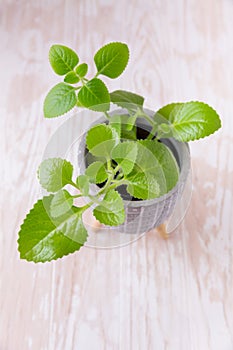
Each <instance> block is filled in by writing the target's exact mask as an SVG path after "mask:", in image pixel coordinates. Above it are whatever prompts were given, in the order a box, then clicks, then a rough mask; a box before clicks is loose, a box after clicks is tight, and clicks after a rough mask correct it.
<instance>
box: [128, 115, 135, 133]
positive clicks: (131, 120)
mask: <svg viewBox="0 0 233 350" xmlns="http://www.w3.org/2000/svg"><path fill="white" fill-rule="evenodd" d="M136 119H137V114H135V115H132V116H130V117H129V119H128V123H127V125H126V130H128V131H130V130H132V129H133V127H134V125H135V122H136Z"/></svg>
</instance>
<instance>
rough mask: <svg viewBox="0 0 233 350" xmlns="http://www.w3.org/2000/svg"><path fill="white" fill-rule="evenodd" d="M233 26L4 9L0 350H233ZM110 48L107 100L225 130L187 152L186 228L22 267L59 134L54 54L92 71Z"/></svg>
mask: <svg viewBox="0 0 233 350" xmlns="http://www.w3.org/2000/svg"><path fill="white" fill-rule="evenodd" d="M232 16H233V2H232V1H230V0H222V1H218V0H205V1H201V0H188V1H184V0H174V1H169V0H163V1H162V0H148V1H146V2H143V1H140V0H132V1H130V2H126V1H124V0H118V1H117V2H116V1H112V0H109V1H107V0H88V1H87V0H79V1H75V0H50V1H48V0H44V1H39V0H35V1H33V2H32V1H29V0H27V1H26V0H21V1H17V0H3V1H1V3H0V42H1V56H0V59H1V89H0V91H1V93H0V123H1V124H0V133H1V135H0V137H1V170H2V171H1V174H2V176H1V185H0V186H1V221H0V225H1V226H0V227H1V232H0V276H1V277H0V278H1V281H0V350H27V349H33V350H71V349H72V350H73V349H74V350H76V349H77V350H93V349H95V350H103V349H106V350H116V349H120V350H131V349H132V350H137V349H138V350H187V349H188V350H206V349H209V350H231V349H233V294H232V290H233V238H232V223H233V200H232V198H233V181H232V179H233V159H232V154H233V137H232V130H233V118H232V110H233V102H232V76H233V61H232V53H233V40H232V38H233V26H232ZM112 40H115V41H125V42H127V43H128V44H129V47H130V51H131V59H130V65H129V67H128V68H127V70H126V71H125V73H124V75H123V76H122V77H121V78H119V79H118V82H115V81H109V86H110V87H112V88H116V87H117V88H119V87H124V88H125V89H129V90H130V89H132V90H134V91H136V92H137V93H139V94H143V95H144V96H146V104H147V106H148V107H149V108H152V109H156V108H158V107H159V106H161V105H163V104H165V103H168V102H170V101H180V100H181V101H187V100H203V101H206V102H208V103H209V104H211V105H213V106H214V107H215V108H216V109H217V110H218V112H219V113H220V114H221V116H222V120H223V127H222V129H221V131H220V132H218V133H217V134H216V135H215V136H212V137H210V138H208V139H206V140H205V139H204V140H202V141H200V142H198V143H195V142H194V143H192V144H191V152H192V164H193V194H192V200H191V204H190V207H189V209H188V212H187V215H186V217H185V219H184V221H183V222H182V224H181V225H180V226H179V228H177V230H176V231H175V232H174V234H172V236H171V238H170V239H169V240H163V239H162V238H161V237H160V235H159V234H158V233H157V232H156V231H155V230H154V231H152V232H150V233H147V234H146V235H145V236H144V237H142V238H141V239H139V240H137V241H136V242H134V243H133V244H130V245H127V246H125V247H122V248H119V249H105V250H103V249H102V250H100V249H99V250H98V249H93V248H88V247H86V248H83V249H82V250H81V251H80V252H79V253H78V254H74V255H70V256H68V257H66V258H65V259H63V260H60V261H57V262H55V263H49V264H44V265H42V264H38V265H35V264H33V263H26V262H24V261H20V260H19V255H18V252H17V231H18V229H19V226H20V224H21V223H22V220H23V218H24V216H25V214H26V212H27V211H28V210H29V208H30V207H31V206H32V204H33V202H34V201H35V200H36V199H37V198H38V197H39V196H40V195H41V193H40V187H39V185H38V183H37V180H36V169H37V167H38V165H39V163H40V161H41V158H42V156H43V152H44V148H45V146H46V144H47V142H48V140H49V139H50V137H51V135H52V134H53V133H54V132H55V130H56V129H57V127H58V126H59V125H61V124H62V123H63V121H64V119H63V120H62V119H60V118H57V119H56V120H51V121H50V120H45V119H43V115H42V103H43V99H44V96H45V94H46V92H47V91H48V89H49V88H50V87H51V86H52V84H53V83H54V82H56V81H57V80H56V77H55V76H54V75H53V74H52V73H51V70H50V67H49V64H48V60H47V54H48V49H49V46H50V45H51V44H52V43H63V44H66V45H70V46H72V47H73V48H76V49H78V51H79V55H80V57H81V58H82V59H83V60H85V61H87V62H91V55H92V54H93V53H94V52H95V51H96V49H97V48H99V46H100V45H102V44H104V43H106V42H108V41H112ZM67 118H68V117H67ZM87 126H88V124H87V121H86V120H80V131H81V130H84V129H85V128H86V127H87Z"/></svg>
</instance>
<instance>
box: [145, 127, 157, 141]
mask: <svg viewBox="0 0 233 350" xmlns="http://www.w3.org/2000/svg"><path fill="white" fill-rule="evenodd" d="M157 130H158V125H157V123H156V124H154V126H153V127H152V129H151V132H150V133H149V135H148V136H147V138H146V139H147V140H152V139H153V137H154V136H155V133H156V131H157Z"/></svg>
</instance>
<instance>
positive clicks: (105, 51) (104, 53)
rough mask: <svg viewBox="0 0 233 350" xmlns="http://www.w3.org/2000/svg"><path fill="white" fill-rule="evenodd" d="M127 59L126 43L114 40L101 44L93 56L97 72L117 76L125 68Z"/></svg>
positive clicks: (111, 76)
mask: <svg viewBox="0 0 233 350" xmlns="http://www.w3.org/2000/svg"><path fill="white" fill-rule="evenodd" d="M128 60H129V49H128V46H127V45H126V44H123V43H119V42H115V43H109V44H107V45H105V46H103V47H102V48H101V49H99V50H98V51H97V53H96V54H95V56H94V61H95V64H96V67H97V71H98V74H102V75H105V76H107V77H109V78H112V79H114V78H117V77H118V76H119V75H121V73H122V72H123V71H124V70H125V67H126V66H127V63H128Z"/></svg>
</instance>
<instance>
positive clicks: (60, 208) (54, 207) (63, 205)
mask: <svg viewBox="0 0 233 350" xmlns="http://www.w3.org/2000/svg"><path fill="white" fill-rule="evenodd" d="M72 205H73V197H72V196H71V194H70V193H69V192H68V191H66V190H59V191H58V192H57V193H56V194H55V195H54V197H53V198H52V201H51V207H50V212H51V216H52V217H53V218H56V217H58V216H61V215H63V214H65V213H66V212H67V211H69V210H70V209H71V207H72Z"/></svg>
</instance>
